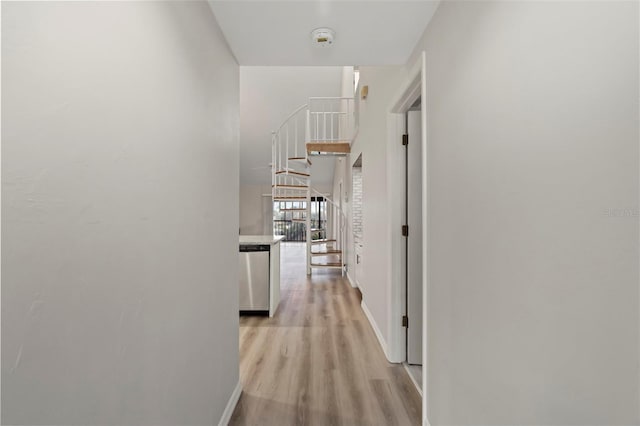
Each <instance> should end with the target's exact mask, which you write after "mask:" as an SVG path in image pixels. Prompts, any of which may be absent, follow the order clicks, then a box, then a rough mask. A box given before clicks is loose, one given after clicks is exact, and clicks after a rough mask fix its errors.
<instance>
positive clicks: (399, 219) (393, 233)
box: [387, 51, 429, 425]
mask: <svg viewBox="0 0 640 426" xmlns="http://www.w3.org/2000/svg"><path fill="white" fill-rule="evenodd" d="M426 63H427V62H426V52H424V51H423V52H422V53H421V55H420V56H419V57H418V59H417V60H416V63H415V64H414V65H413V66H412V67H411V68H410V70H409V72H408V74H407V79H406V80H405V81H404V83H403V84H402V85H401V86H399V87H398V91H397V92H396V96H395V97H394V98H393V99H394V100H393V102H392V103H391V104H390V106H389V108H388V110H387V111H388V114H387V182H388V188H389V189H391V188H402V187H403V185H404V175H403V173H402V167H398V166H399V164H400V163H399V162H402V161H404V148H403V146H402V143H401V141H402V135H403V134H404V132H405V113H406V111H408V110H409V109H410V108H411V105H413V103H414V102H415V101H416V100H417V99H418V98H420V99H421V104H420V111H421V117H420V121H421V130H422V132H421V133H422V135H421V136H422V140H421V144H422V165H423V167H422V223H423V227H422V264H423V274H422V324H423V327H422V420H423V424H425V425H428V424H429V421H428V411H427V395H428V386H427V370H428V365H429V364H428V359H427V355H428V340H427V329H428V323H427V306H428V304H427V302H428V277H429V273H428V272H429V263H428V240H427V235H428V228H429V222H428V186H427V176H428V173H427V164H428V163H427V105H426V100H427V87H426ZM388 192H389V200H388V201H389V206H398V205H400V203H402V202H403V201H402V200H403V196H402V194H401V193H400V192H401V191H393V190H389V191H388ZM389 218H390V220H389V229H388V230H387V232H388V233H389V236H390V241H391V244H390V245H389V256H390V259H391V268H390V276H389V282H390V283H391V285H390V289H391V290H390V295H389V296H390V297H389V300H390V309H389V311H388V312H389V324H390V327H389V342H388V349H389V354H388V357H389V360H390V361H391V362H398V363H400V362H404V361H405V360H406V358H407V353H406V352H407V348H406V331H405V329H404V327H403V326H402V316H403V315H405V309H406V304H405V298H406V288H405V283H404V281H403V274H404V272H403V270H404V262H403V257H402V255H401V250H402V247H403V245H404V239H403V237H402V233H401V229H402V228H401V227H402V225H403V224H404V217H403V215H402V213H401V209H394V208H390V210H389Z"/></svg>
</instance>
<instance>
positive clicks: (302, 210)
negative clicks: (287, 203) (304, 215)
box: [280, 209, 307, 212]
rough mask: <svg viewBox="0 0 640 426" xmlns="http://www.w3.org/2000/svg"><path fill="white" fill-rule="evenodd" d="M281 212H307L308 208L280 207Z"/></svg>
mask: <svg viewBox="0 0 640 426" xmlns="http://www.w3.org/2000/svg"><path fill="white" fill-rule="evenodd" d="M280 211H281V212H306V211H307V209H280Z"/></svg>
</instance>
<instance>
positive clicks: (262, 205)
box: [240, 184, 273, 235]
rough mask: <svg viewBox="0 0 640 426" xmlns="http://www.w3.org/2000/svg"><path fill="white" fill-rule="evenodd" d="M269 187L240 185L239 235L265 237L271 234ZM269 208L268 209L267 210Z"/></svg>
mask: <svg viewBox="0 0 640 426" xmlns="http://www.w3.org/2000/svg"><path fill="white" fill-rule="evenodd" d="M263 194H271V186H270V185H249V184H242V185H240V234H242V235H263V234H265V235H267V234H271V233H272V228H271V227H272V225H273V222H272V220H273V217H272V216H273V206H272V204H271V197H270V196H269V197H263ZM269 207H270V208H269Z"/></svg>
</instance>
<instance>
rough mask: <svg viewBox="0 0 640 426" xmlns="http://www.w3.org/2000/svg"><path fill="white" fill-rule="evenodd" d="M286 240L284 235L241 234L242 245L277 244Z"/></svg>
mask: <svg viewBox="0 0 640 426" xmlns="http://www.w3.org/2000/svg"><path fill="white" fill-rule="evenodd" d="M282 240H284V235H240V245H247V244H271V245H274V244H277V243H279V242H280V241H282Z"/></svg>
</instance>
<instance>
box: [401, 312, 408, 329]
mask: <svg viewBox="0 0 640 426" xmlns="http://www.w3.org/2000/svg"><path fill="white" fill-rule="evenodd" d="M402 326H403V327H407V328H409V317H408V316H406V315H403V316H402Z"/></svg>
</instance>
